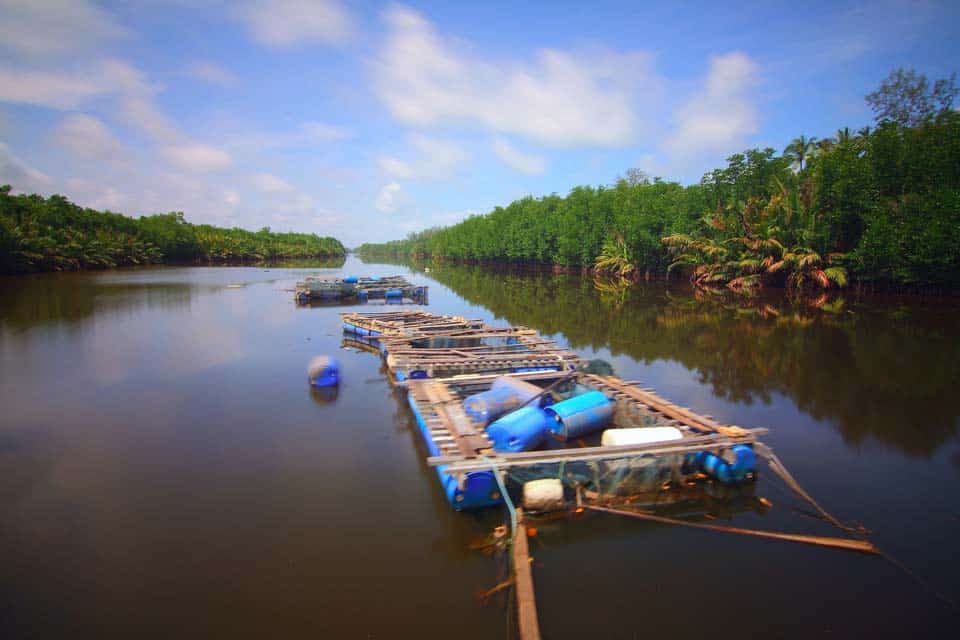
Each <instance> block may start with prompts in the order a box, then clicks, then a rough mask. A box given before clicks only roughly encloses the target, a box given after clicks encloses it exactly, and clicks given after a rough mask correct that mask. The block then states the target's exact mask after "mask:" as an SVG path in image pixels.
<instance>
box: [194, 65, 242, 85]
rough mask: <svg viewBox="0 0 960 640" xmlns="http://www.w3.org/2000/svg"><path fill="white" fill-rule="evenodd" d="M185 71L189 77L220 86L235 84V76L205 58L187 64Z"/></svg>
mask: <svg viewBox="0 0 960 640" xmlns="http://www.w3.org/2000/svg"><path fill="white" fill-rule="evenodd" d="M185 73H186V75H188V76H190V77H191V78H196V79H197V80H202V81H203V82H208V83H210V84H215V85H218V86H221V87H232V86H234V85H235V84H237V76H235V75H234V74H233V73H231V72H230V71H227V70H226V69H224V68H223V67H221V66H219V65H217V64H214V63H213V62H209V61H207V60H198V61H196V62H193V63H191V64H189V65H187V68H186V71H185Z"/></svg>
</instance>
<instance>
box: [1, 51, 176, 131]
mask: <svg viewBox="0 0 960 640" xmlns="http://www.w3.org/2000/svg"><path fill="white" fill-rule="evenodd" d="M160 89H161V87H159V86H157V85H154V84H152V83H150V82H149V81H148V80H147V78H146V76H145V75H144V74H143V73H142V72H141V71H140V70H139V69H137V68H136V67H134V66H132V65H130V64H128V63H126V62H124V61H122V60H106V61H103V62H100V63H97V64H94V65H90V66H87V67H84V68H82V69H80V70H79V71H71V72H62V71H27V70H13V69H4V68H0V101H2V102H18V103H24V104H32V105H36V106H41V107H47V108H50V109H58V110H68V109H75V108H77V107H79V106H80V105H81V104H83V103H85V102H87V101H89V100H90V99H92V98H95V97H105V96H112V97H114V98H115V99H116V101H117V102H116V105H115V106H114V108H113V111H114V112H115V113H116V114H117V115H118V116H119V117H120V118H121V119H123V120H124V121H125V122H126V123H127V124H129V125H131V126H133V127H135V128H137V129H139V130H141V131H144V132H145V133H147V134H148V135H150V136H151V137H152V138H153V139H154V140H157V141H160V142H171V141H173V140H176V139H177V138H178V137H180V134H179V133H178V132H177V129H176V127H175V126H174V125H173V123H172V122H171V121H170V120H169V118H167V116H166V115H165V114H164V113H163V112H162V110H161V109H160V108H159V107H158V106H157V104H156V103H155V102H154V95H155V94H156V93H158V92H159V91H160Z"/></svg>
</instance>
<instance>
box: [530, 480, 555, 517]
mask: <svg viewBox="0 0 960 640" xmlns="http://www.w3.org/2000/svg"><path fill="white" fill-rule="evenodd" d="M523 508H524V509H528V510H530V511H554V510H557V509H563V483H561V482H560V480H559V479H557V478H544V479H542V480H531V481H530V482H526V483H524V485H523Z"/></svg>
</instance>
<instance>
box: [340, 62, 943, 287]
mask: <svg viewBox="0 0 960 640" xmlns="http://www.w3.org/2000/svg"><path fill="white" fill-rule="evenodd" d="M956 94H957V89H956V87H955V82H954V78H952V77H951V78H949V79H945V80H940V81H937V82H935V83H930V82H928V80H927V79H926V77H924V76H922V75H920V74H917V73H916V72H913V71H908V70H903V69H900V70H897V71H895V72H893V73H891V74H890V76H889V77H888V78H887V79H886V80H885V81H884V82H883V83H882V84H881V86H880V87H879V88H878V90H877V91H875V92H873V93H871V94H870V95H868V96H866V101H867V103H868V104H869V106H870V107H871V108H872V110H873V111H874V113H875V115H876V123H875V126H872V127H864V128H862V129H859V130H857V131H852V130H850V129H849V128H842V129H840V130H838V131H836V132H835V133H834V134H833V135H832V136H830V137H825V138H822V139H818V138H815V137H807V136H805V135H801V136H799V137H798V138H796V139H795V140H793V141H792V142H791V143H790V144H789V145H787V146H786V148H785V149H784V150H783V151H782V152H781V153H778V152H777V151H776V150H775V149H773V148H764V149H759V148H754V149H748V150H746V151H744V152H742V153H737V154H734V155H732V156H730V157H729V158H727V164H726V166H724V167H721V168H718V169H715V170H713V171H710V172H708V173H706V174H705V175H704V176H703V178H702V179H701V180H700V182H699V183H698V184H693V185H689V186H684V185H682V184H680V183H678V182H670V181H665V180H663V179H661V178H658V177H654V178H650V177H649V176H648V175H646V174H645V173H644V172H643V171H640V170H637V169H632V170H629V171H628V172H627V173H626V175H625V176H624V177H622V178H620V179H618V180H617V181H616V183H615V184H613V185H604V186H597V187H592V186H577V187H574V188H573V189H571V190H570V192H569V193H568V194H567V195H566V196H560V195H558V194H550V195H547V196H543V197H539V198H534V197H526V198H522V199H520V200H516V201H514V202H512V203H510V204H509V205H507V206H506V207H496V208H495V209H494V210H493V211H492V212H490V213H487V214H485V215H475V216H471V217H469V218H467V219H465V220H463V221H462V222H460V223H458V224H455V225H452V226H449V227H440V228H432V229H427V230H425V231H421V232H418V233H413V234H411V235H409V236H408V237H407V238H406V239H404V240H397V241H393V242H387V243H383V244H364V245H361V246H360V247H358V249H357V251H358V253H360V255H362V256H366V257H369V258H392V259H398V258H399V259H403V258H411V257H412V258H426V257H430V258H433V259H450V260H459V261H479V262H485V261H496V262H508V263H524V264H540V265H553V266H557V267H566V268H575V269H590V270H594V271H595V272H599V273H605V274H608V275H612V276H615V277H617V278H627V279H636V278H639V277H644V276H647V277H649V276H652V275H666V274H671V273H678V272H681V273H684V274H686V275H687V276H689V277H690V279H691V280H693V281H694V282H695V283H697V284H699V285H703V286H710V287H726V288H729V289H734V290H741V291H748V290H751V289H753V288H755V287H757V286H761V285H775V286H786V287H790V288H792V289H801V290H802V289H808V288H812V289H820V288H824V289H826V288H833V287H843V286H846V285H847V283H848V282H849V281H851V280H857V281H859V282H873V283H881V284H888V285H893V286H903V285H906V286H933V287H951V288H952V287H955V286H956V285H957V284H960V113H958V112H957V111H956V110H954V109H953V100H954V98H955V97H956Z"/></svg>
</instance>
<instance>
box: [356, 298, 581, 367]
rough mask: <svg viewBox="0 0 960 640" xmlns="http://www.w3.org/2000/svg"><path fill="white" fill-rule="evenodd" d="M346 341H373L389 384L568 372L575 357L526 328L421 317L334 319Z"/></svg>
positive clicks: (386, 315) (360, 315)
mask: <svg viewBox="0 0 960 640" xmlns="http://www.w3.org/2000/svg"><path fill="white" fill-rule="evenodd" d="M340 317H341V320H342V322H343V330H344V332H345V333H347V334H348V335H357V336H362V337H367V338H373V339H375V340H376V341H377V343H378V344H379V347H380V351H381V353H382V354H383V357H384V358H385V360H386V365H387V370H388V371H389V372H390V379H391V380H392V381H395V382H402V381H404V380H418V379H426V378H448V377H451V376H455V375H465V374H488V373H500V374H508V373H538V372H550V371H572V370H575V369H577V368H579V366H580V365H581V364H582V362H581V360H580V357H579V356H578V355H577V354H576V353H574V352H572V351H570V350H569V349H566V348H563V347H560V346H559V345H557V344H556V343H555V342H554V341H553V340H546V339H544V338H541V337H540V336H539V335H538V334H537V332H536V331H533V330H532V329H528V328H526V327H490V326H487V325H485V324H483V323H482V322H481V321H479V320H468V319H466V318H463V317H459V316H440V315H435V314H431V313H429V312H425V311H398V312H385V313H363V312H352V313H343V314H340Z"/></svg>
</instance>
